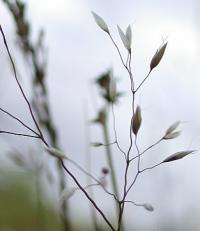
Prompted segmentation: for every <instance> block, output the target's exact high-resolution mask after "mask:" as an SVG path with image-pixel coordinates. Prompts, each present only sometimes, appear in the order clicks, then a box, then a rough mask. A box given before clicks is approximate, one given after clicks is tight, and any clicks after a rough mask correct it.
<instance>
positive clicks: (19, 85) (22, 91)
mask: <svg viewBox="0 0 200 231" xmlns="http://www.w3.org/2000/svg"><path fill="white" fill-rule="evenodd" d="M0 32H1V35H2V37H3V41H4V45H5V47H6V51H7V53H8V56H9V59H10V62H11V64H12V68H13V72H14V76H15V80H16V82H17V85H18V87H19V89H20V91H21V93H22V96H23V98H24V100H25V101H26V103H27V105H28V108H29V111H30V114H31V117H32V119H33V122H34V124H35V126H36V128H37V130H38V132H39V134H40V136H41V137H42V138H43V134H42V131H41V129H40V127H39V125H38V123H37V121H36V118H35V116H34V114H33V110H32V107H31V104H30V102H29V100H28V98H27V97H26V94H25V92H24V90H23V88H22V86H21V84H20V82H19V80H18V77H17V71H16V68H15V64H14V61H13V58H12V56H11V53H10V49H9V47H8V43H7V40H6V37H5V34H4V32H3V29H2V26H1V25H0Z"/></svg>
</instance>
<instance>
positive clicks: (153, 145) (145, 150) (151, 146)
mask: <svg viewBox="0 0 200 231" xmlns="http://www.w3.org/2000/svg"><path fill="white" fill-rule="evenodd" d="M162 140H163V139H162V138H161V139H159V140H158V141H156V142H155V143H153V144H152V145H150V146H149V147H147V148H146V149H144V151H142V152H141V153H140V154H139V155H137V156H135V157H133V158H131V159H130V161H131V162H132V161H133V160H135V159H137V158H138V157H141V156H142V155H144V154H145V153H146V152H147V151H149V150H150V149H152V148H153V147H155V146H156V145H158V144H159V143H160V142H161V141H162Z"/></svg>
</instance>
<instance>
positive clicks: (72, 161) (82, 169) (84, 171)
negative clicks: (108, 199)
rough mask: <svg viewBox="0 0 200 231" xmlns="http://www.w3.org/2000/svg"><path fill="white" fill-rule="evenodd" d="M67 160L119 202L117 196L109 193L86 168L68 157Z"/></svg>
mask: <svg viewBox="0 0 200 231" xmlns="http://www.w3.org/2000/svg"><path fill="white" fill-rule="evenodd" d="M67 160H68V161H69V162H71V163H72V164H73V165H74V166H76V167H77V168H78V169H79V170H80V171H81V172H83V173H84V174H85V175H87V176H89V177H90V178H91V179H93V180H94V181H95V182H96V183H97V184H98V185H100V186H101V187H102V188H103V190H104V191H105V192H106V193H107V194H109V195H111V196H113V197H114V199H115V200H117V201H118V199H117V198H116V196H115V195H114V194H113V193H111V192H109V191H108V190H107V189H106V188H105V187H104V186H103V185H102V183H101V181H99V180H98V179H97V178H96V177H94V176H93V175H92V174H91V173H89V172H87V171H86V170H85V169H84V168H82V167H81V166H80V165H79V164H77V163H76V162H75V161H74V160H72V159H70V158H68V157H67Z"/></svg>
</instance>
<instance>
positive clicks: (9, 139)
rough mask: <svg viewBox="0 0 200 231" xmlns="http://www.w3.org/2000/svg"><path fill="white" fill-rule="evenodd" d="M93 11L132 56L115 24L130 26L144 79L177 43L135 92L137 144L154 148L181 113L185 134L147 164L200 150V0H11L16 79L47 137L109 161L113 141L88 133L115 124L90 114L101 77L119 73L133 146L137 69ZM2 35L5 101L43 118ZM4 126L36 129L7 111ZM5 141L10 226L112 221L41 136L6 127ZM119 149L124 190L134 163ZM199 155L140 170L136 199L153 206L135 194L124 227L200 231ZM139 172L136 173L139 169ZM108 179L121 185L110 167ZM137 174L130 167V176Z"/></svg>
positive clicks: (124, 143) (120, 128) (74, 226)
mask: <svg viewBox="0 0 200 231" xmlns="http://www.w3.org/2000/svg"><path fill="white" fill-rule="evenodd" d="M24 4H25V7H24ZM91 10H92V11H94V12H96V13H97V14H99V15H101V16H102V17H103V19H104V20H105V21H106V22H107V24H108V26H109V29H110V31H111V33H112V35H113V38H114V39H115V41H116V42H117V44H118V45H119V48H120V50H121V51H122V55H123V57H126V50H125V49H124V47H123V44H122V42H121V40H120V37H119V35H118V32H117V24H118V25H120V27H121V28H122V29H123V30H125V29H126V28H127V26H128V25H129V24H130V25H131V27H132V32H133V42H132V52H133V59H132V69H133V75H134V80H135V84H136V86H138V85H139V83H140V82H141V81H142V80H143V79H144V78H145V76H146V75H147V73H148V71H149V65H150V61H151V58H152V56H153V55H154V53H155V51H156V50H157V48H158V47H159V46H160V44H161V43H162V41H163V39H167V41H168V46H167V49H166V53H165V55H164V57H163V59H162V61H161V63H160V64H159V66H158V67H157V68H156V69H155V70H153V71H152V73H151V75H150V77H149V79H148V80H147V81H146V82H145V84H144V85H143V86H142V88H141V89H140V91H139V92H138V95H137V98H136V103H137V104H139V105H140V106H141V109H142V118H143V122H142V127H141V129H140V132H139V135H138V145H139V147H140V149H141V150H144V149H145V148H146V147H148V146H149V145H151V144H152V143H154V142H156V141H157V140H159V139H160V138H161V137H162V136H163V134H164V132H165V131H166V129H167V128H168V127H169V126H170V125H171V124H173V123H174V122H175V121H178V120H180V121H181V124H180V130H181V135H180V136H179V137H178V138H176V139H174V140H169V141H165V142H161V143H160V144H159V145H158V146H156V147H155V148H153V149H151V150H150V151H149V152H148V153H146V155H144V157H143V158H142V162H141V165H142V166H143V168H145V167H149V166H152V165H154V164H156V163H159V162H160V161H162V160H163V158H165V157H166V156H168V155H170V154H173V153H175V152H177V151H182V150H193V149H195V150H196V149H199V148H200V134H199V128H200V122H199V117H200V110H199V108H200V100H199V98H200V91H199V86H200V77H199V76H200V71H199V68H198V67H199V66H198V65H199V56H200V46H199V32H200V31H199V21H200V20H199V10H200V5H199V2H198V1H185V2H183V1H180V0H177V1H171V0H169V1H161V0H160V1H159V0H156V1H154V2H153V3H152V2H150V1H144V0H143V1H131V0H124V1H113V0H111V1H94V0H93V1H92V0H82V1H81V0H57V1H56V2H52V1H47V0H43V1H37V0H34V1H33V0H27V1H14V0H13V1H11V0H10V1H6V0H1V1H0V16H1V18H0V19H1V21H0V22H1V26H2V28H3V30H4V33H5V35H6V38H7V42H8V44H9V48H10V50H11V53H12V56H13V59H14V61H15V64H16V68H17V73H18V78H19V80H20V82H21V84H22V86H23V89H24V91H25V92H26V94H27V96H28V98H29V99H30V102H31V103H32V106H33V108H34V111H35V114H36V116H37V118H38V121H39V123H40V126H41V127H42V129H43V130H44V133H45V136H46V137H47V139H48V141H49V143H50V144H52V146H54V147H58V148H59V149H61V150H63V151H64V152H65V153H66V155H67V156H69V157H70V158H71V159H73V160H74V161H75V162H76V163H78V164H79V165H81V166H82V167H83V168H85V169H87V170H88V171H90V172H91V173H92V174H93V175H94V176H95V177H96V178H99V179H100V178H102V174H103V173H102V168H108V169H109V165H108V163H107V157H106V155H107V154H106V151H107V150H106V147H104V146H103V147H98V148H95V147H91V146H90V143H92V142H100V143H106V142H105V136H104V135H105V133H104V129H102V127H103V126H101V124H100V123H92V122H91V121H94V120H95V119H96V118H97V117H98V116H99V110H101V109H102V108H104V106H105V104H106V103H107V102H106V101H105V100H104V99H103V97H102V95H101V89H100V86H99V85H98V82H97V81H96V80H97V79H99V78H101V77H102V76H106V75H109V74H110V73H111V72H112V74H113V76H114V77H115V79H116V83H117V91H118V92H120V93H122V94H121V96H120V97H119V99H118V102H117V104H115V105H114V110H115V118H116V130H117V135H118V141H119V143H120V145H121V147H122V148H123V149H124V150H127V148H128V145H129V124H130V118H131V92H130V81H129V77H128V75H127V73H126V71H125V70H124V68H123V66H122V64H121V62H120V58H119V56H118V54H117V51H116V49H115V48H114V46H113V44H112V43H111V41H110V39H109V37H108V36H107V34H106V33H104V32H103V31H101V30H100V29H99V27H98V26H97V25H96V23H95V22H94V19H93V17H92V14H91ZM0 41H1V42H0V51H1V53H0V57H1V58H0V67H1V68H0V70H1V75H0V92H1V97H0V107H1V108H3V109H5V110H7V111H8V112H10V113H12V114H13V115H15V116H17V117H18V118H20V119H21V120H22V121H24V122H25V123H26V124H29V125H30V126H31V127H34V124H33V121H32V119H31V117H30V113H29V111H28V108H27V105H26V103H25V102H24V99H23V97H22V95H21V94H20V91H19V89H18V87H17V85H16V82H15V79H14V76H13V71H12V68H11V65H10V61H9V59H8V55H7V53H6V49H5V46H4V44H3V39H1V40H0ZM110 70H111V72H109V71H110ZM107 113H108V123H107V130H108V133H109V140H110V142H112V141H114V132H113V124H112V121H113V118H112V113H111V111H110V110H109V109H108V112H107ZM0 124H1V125H0V130H2V131H14V132H25V131H26V130H25V129H24V128H23V127H22V126H21V125H20V124H19V123H17V122H16V121H15V120H13V119H12V118H10V117H9V116H8V115H6V114H5V113H3V112H2V113H1V114H0ZM0 147H1V148H0V171H1V174H0V231H11V230H65V231H67V230H69V231H70V230H79V229H80V230H96V229H95V228H94V227H95V221H97V223H98V224H101V225H102V226H104V225H103V224H104V223H103V221H102V220H101V218H100V217H99V216H98V215H97V214H96V213H95V212H94V210H93V209H92V208H91V207H90V204H89V202H88V201H87V200H86V198H85V197H84V195H83V194H82V193H81V192H80V191H79V190H76V186H75V185H74V183H73V182H72V181H71V180H70V178H69V177H68V176H67V175H66V174H64V173H63V172H62V170H60V168H59V165H58V163H56V161H55V160H54V158H52V157H49V156H48V154H47V153H46V152H45V151H44V147H43V144H42V143H41V142H38V141H35V140H33V139H31V138H24V137H19V136H9V135H6V134H1V136H0ZM111 150H112V158H113V163H114V168H115V174H116V178H117V185H118V190H119V193H122V190H123V173H124V167H125V163H124V162H123V156H122V154H121V153H120V152H119V151H118V149H117V148H116V146H115V145H113V146H111ZM199 161H200V159H199V152H196V153H195V154H194V155H191V156H189V157H186V158H184V159H183V160H180V161H175V162H172V163H169V164H165V165H161V166H160V167H158V168H155V169H153V170H151V171H147V172H145V173H144V174H142V175H141V176H140V178H139V179H138V181H137V182H136V184H135V185H134V187H133V190H132V191H131V192H130V194H129V196H128V198H129V199H130V200H133V201H135V202H137V203H140V204H141V203H150V204H151V205H152V206H153V207H154V211H153V212H149V211H146V210H145V209H144V208H143V207H137V206H134V205H130V204H127V206H126V209H125V214H124V225H125V227H126V229H125V230H144V231H145V230H152V231H155V230H192V231H195V230H200V223H199V219H198V216H199V212H200V199H199V195H200V185H199V176H200V168H199ZM67 165H68V166H69V168H70V169H71V171H72V172H73V173H74V174H75V175H76V176H77V178H78V179H79V180H80V182H81V183H82V184H83V185H85V186H86V185H88V182H89V184H90V180H89V179H88V177H87V176H86V175H84V174H83V173H82V172H81V171H80V169H77V168H76V167H75V166H74V165H73V164H70V163H67ZM132 171H133V177H134V174H135V172H134V168H133V170H132ZM104 177H105V178H106V183H107V188H108V189H109V190H110V191H112V182H111V181H110V172H109V174H108V175H107V176H104ZM131 177H132V176H131V173H130V175H129V180H130V181H131ZM90 189H91V191H90V193H91V194H92V196H93V197H94V198H95V201H96V202H97V204H98V205H99V206H100V207H101V208H102V210H103V211H104V212H105V214H106V215H107V216H108V217H109V218H110V219H111V220H113V222H115V221H116V209H115V205H114V201H113V200H112V198H111V197H110V196H109V195H107V194H105V192H104V191H103V190H102V188H101V187H98V186H97V187H91V188H90ZM74 190H75V193H74ZM63 201H64V202H63ZM60 214H61V215H60ZM63 214H65V216H64V217H65V218H66V217H67V219H65V218H63V216H62V215H63ZM94 217H95V218H94ZM83 226H85V227H86V228H83ZM63 227H64V228H63ZM80 227H81V228H80ZM105 227H106V226H105Z"/></svg>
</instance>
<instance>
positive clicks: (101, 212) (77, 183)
mask: <svg viewBox="0 0 200 231" xmlns="http://www.w3.org/2000/svg"><path fill="white" fill-rule="evenodd" d="M60 162H61V165H62V167H63V168H64V169H65V171H66V172H67V173H68V175H69V176H70V177H71V178H72V179H73V181H74V182H75V183H76V185H77V186H78V187H79V189H80V190H81V191H82V192H83V193H84V194H85V196H86V197H87V198H88V200H89V201H90V202H91V203H92V204H93V206H94V207H95V209H96V210H97V211H98V212H99V214H100V215H101V216H102V218H103V219H104V221H105V222H106V223H107V225H108V226H109V227H110V228H111V230H113V231H115V228H114V227H113V225H112V224H111V223H110V221H109V220H108V219H107V218H106V216H105V214H104V213H103V211H102V210H101V209H100V208H99V207H98V205H97V204H96V203H95V201H94V200H93V199H92V198H91V197H90V196H89V194H88V193H87V192H86V190H85V189H84V188H83V187H82V186H81V184H80V183H79V182H78V180H77V179H76V177H75V176H74V175H73V174H72V173H71V172H70V171H69V170H68V168H67V167H66V166H65V164H64V162H63V160H61V159H60Z"/></svg>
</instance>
